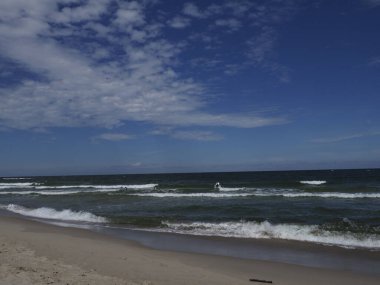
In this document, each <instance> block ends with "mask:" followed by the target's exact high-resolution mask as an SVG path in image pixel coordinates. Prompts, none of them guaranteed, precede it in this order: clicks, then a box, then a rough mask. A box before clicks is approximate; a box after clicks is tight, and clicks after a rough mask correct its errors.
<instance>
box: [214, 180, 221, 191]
mask: <svg viewBox="0 0 380 285" xmlns="http://www.w3.org/2000/svg"><path fill="white" fill-rule="evenodd" d="M220 187H221V186H220V183H219V182H216V183H215V185H214V189H217V190H220Z"/></svg>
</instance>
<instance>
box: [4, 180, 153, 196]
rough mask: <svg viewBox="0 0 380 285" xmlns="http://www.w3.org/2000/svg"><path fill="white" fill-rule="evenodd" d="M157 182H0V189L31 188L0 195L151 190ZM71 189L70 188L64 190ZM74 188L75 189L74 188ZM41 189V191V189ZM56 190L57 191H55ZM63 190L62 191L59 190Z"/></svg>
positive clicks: (5, 192)
mask: <svg viewBox="0 0 380 285" xmlns="http://www.w3.org/2000/svg"><path fill="white" fill-rule="evenodd" d="M157 186H158V184H141V185H62V186H36V185H34V184H32V183H0V189H17V188H32V189H33V190H26V191H14V190H13V191H0V195H11V194H15V195H30V194H39V195H70V194H77V193H96V192H113V191H120V190H153V189H155V188H156V187H157ZM65 189H72V190H65ZM74 189H75V190H74ZM41 190H42V191H41ZM57 190H58V191H57ZM59 190H64V191H59Z"/></svg>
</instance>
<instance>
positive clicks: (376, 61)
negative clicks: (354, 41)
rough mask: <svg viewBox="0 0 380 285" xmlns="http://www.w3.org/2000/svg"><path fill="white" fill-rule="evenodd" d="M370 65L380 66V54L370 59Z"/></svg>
mask: <svg viewBox="0 0 380 285" xmlns="http://www.w3.org/2000/svg"><path fill="white" fill-rule="evenodd" d="M368 65H369V66H376V67H378V66H380V56H376V57H373V58H371V59H370V61H369V63H368Z"/></svg>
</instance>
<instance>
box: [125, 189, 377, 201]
mask: <svg viewBox="0 0 380 285" xmlns="http://www.w3.org/2000/svg"><path fill="white" fill-rule="evenodd" d="M130 195H134V196H144V197H156V198H170V197H172V198H182V197H184V198H186V197H208V198H233V197H249V196H252V197H255V196H256V197H276V196H277V197H287V198H307V197H310V198H311V197H315V198H340V199H360V198H372V199H374V198H380V193H339V192H326V193H305V192H302V193H292V192H284V193H281V192H280V193H278V192H277V193H273V192H267V193H265V192H263V191H258V192H244V193H153V192H150V193H131V194H130Z"/></svg>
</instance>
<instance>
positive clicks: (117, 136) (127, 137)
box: [94, 133, 136, 141]
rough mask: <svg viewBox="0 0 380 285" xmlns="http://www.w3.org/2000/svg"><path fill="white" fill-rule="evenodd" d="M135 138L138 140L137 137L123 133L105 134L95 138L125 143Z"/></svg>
mask: <svg viewBox="0 0 380 285" xmlns="http://www.w3.org/2000/svg"><path fill="white" fill-rule="evenodd" d="M134 138H136V136H134V135H128V134H123V133H104V134H101V135H98V136H96V137H94V140H106V141H125V140H130V139H134Z"/></svg>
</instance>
